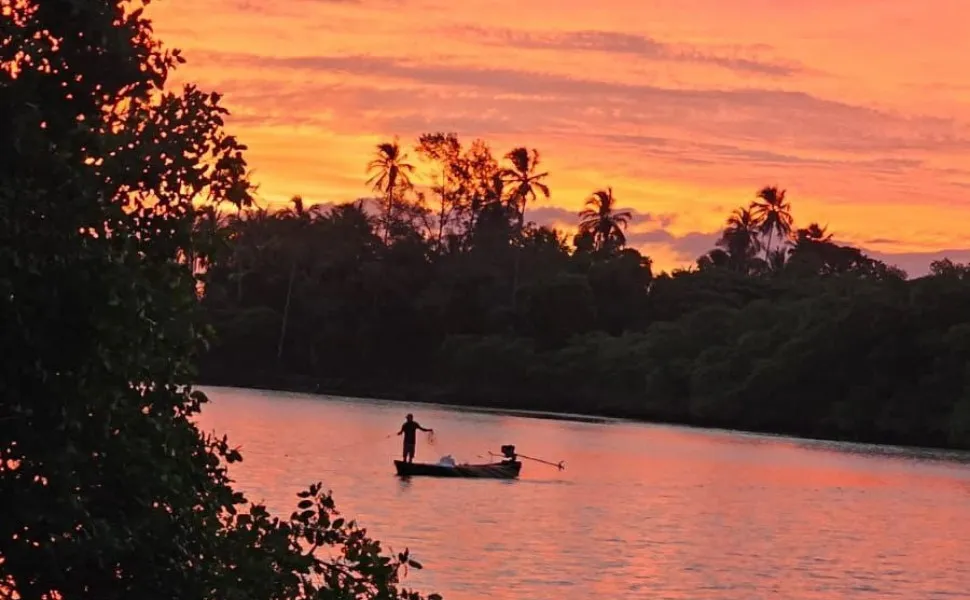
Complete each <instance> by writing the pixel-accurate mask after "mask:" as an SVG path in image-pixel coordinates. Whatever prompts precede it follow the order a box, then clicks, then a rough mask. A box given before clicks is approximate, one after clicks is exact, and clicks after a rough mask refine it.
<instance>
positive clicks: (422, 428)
mask: <svg viewBox="0 0 970 600" xmlns="http://www.w3.org/2000/svg"><path fill="white" fill-rule="evenodd" d="M418 429H420V430H421V431H434V429H425V428H424V427H421V426H420V425H418Z"/></svg>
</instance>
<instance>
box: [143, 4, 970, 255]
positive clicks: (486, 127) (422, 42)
mask: <svg viewBox="0 0 970 600" xmlns="http://www.w3.org/2000/svg"><path fill="white" fill-rule="evenodd" d="M151 11H153V13H154V18H155V19H156V25H157V30H158V31H159V33H160V35H161V36H162V38H163V39H164V40H165V41H166V42H167V43H168V44H169V45H176V46H180V47H182V48H183V49H184V50H185V54H186V56H187V58H188V59H189V61H190V62H189V64H188V65H186V67H185V68H184V69H181V70H180V72H179V74H178V75H177V78H178V80H179V81H195V82H198V83H200V84H201V85H202V86H203V87H205V88H209V89H215V90H218V91H220V92H223V93H225V95H226V103H227V105H228V106H229V108H230V109H231V110H232V111H233V116H232V118H231V119H230V121H229V125H230V127H231V128H232V129H233V131H234V133H237V134H238V135H239V136H240V138H241V139H242V140H243V141H245V142H246V143H247V144H249V145H250V147H251V151H250V153H249V161H250V163H251V164H252V166H253V167H254V170H255V177H256V179H257V182H258V183H260V184H261V190H262V193H263V194H264V197H265V198H266V199H267V200H268V201H271V202H282V201H285V200H286V199H287V198H288V197H289V196H290V195H292V194H296V193H300V194H302V195H304V197H306V198H307V199H308V200H310V201H321V202H322V201H329V202H340V201H346V200H352V199H354V198H357V197H360V196H364V195H366V194H368V193H369V191H368V190H367V188H366V186H365V184H364V181H365V180H366V177H365V176H364V166H365V165H366V163H367V161H368V159H369V155H370V153H371V152H372V151H373V147H374V145H375V144H376V143H378V142H379V141H383V140H386V139H389V138H391V137H393V136H395V135H399V136H400V137H401V140H402V142H403V143H405V144H406V145H409V144H411V143H412V141H413V140H414V139H415V138H416V137H417V135H419V134H421V133H423V132H427V131H454V132H456V133H458V134H459V136H460V137H461V138H462V139H463V140H467V141H469V142H470V141H471V140H472V139H474V138H479V137H480V138H483V139H485V140H487V141H488V142H489V143H490V145H491V146H492V147H493V149H494V150H495V152H496V154H499V155H501V154H504V152H505V151H507V150H508V149H509V148H511V147H514V146H517V145H527V146H529V147H535V148H538V149H539V150H540V152H541V153H542V158H543V162H544V164H545V167H546V168H547V169H548V170H549V171H550V172H551V173H552V175H551V176H550V184H551V187H552V189H553V197H552V199H551V200H550V201H548V202H545V201H544V202H541V203H539V204H537V205H536V206H534V207H530V213H531V212H533V211H534V214H535V216H536V220H537V221H540V222H548V223H555V224H559V225H562V226H565V225H567V224H572V225H575V222H576V216H575V215H576V213H577V212H578V211H579V210H580V209H581V208H582V204H583V201H584V200H585V198H586V197H588V195H589V194H590V193H591V192H592V191H594V190H595V189H599V188H602V187H606V186H612V187H613V188H614V191H615V194H616V196H617V197H618V199H619V201H620V203H621V204H622V205H624V206H629V207H631V209H632V210H634V211H635V217H636V218H635V219H634V224H633V225H631V232H630V235H629V237H630V240H631V243H635V244H638V245H639V247H641V248H642V249H643V250H644V251H645V252H648V253H650V254H652V256H653V258H654V259H655V264H657V265H658V266H660V267H662V268H672V267H674V266H678V265H682V264H686V263H688V262H690V261H692V260H693V259H694V258H696V256H697V255H699V254H701V253H703V251H705V250H706V249H709V246H705V244H709V243H710V241H711V240H712V239H713V237H716V232H717V230H718V229H719V228H720V227H721V226H722V225H723V222H724V219H725V217H726V215H727V213H729V212H730V211H731V210H732V209H733V208H734V207H736V206H739V205H743V204H747V203H748V202H750V200H751V199H752V198H753V196H754V193H755V192H756V190H757V189H758V188H760V187H762V186H764V185H778V186H780V187H783V188H786V189H788V193H789V197H790V198H791V199H792V201H793V203H794V209H795V216H796V219H797V220H798V221H799V222H800V223H808V222H811V221H819V222H822V223H828V224H830V225H831V227H832V229H833V230H836V231H838V232H839V236H840V239H842V240H844V241H845V242H848V243H855V244H862V245H863V246H865V247H866V248H867V249H869V250H872V251H873V252H877V253H881V254H880V256H886V257H897V258H898V259H899V260H902V261H916V260H922V261H923V262H924V270H925V264H928V262H929V260H931V259H933V258H935V257H938V256H939V254H938V253H939V252H943V251H948V252H952V253H959V252H963V251H961V250H959V248H964V247H970V240H968V239H967V238H968V235H967V231H968V229H970V225H967V224H968V223H970V197H968V195H970V84H967V83H966V73H967V72H970V68H968V67H970V58H967V57H970V37H968V36H966V35H965V31H964V30H963V28H962V27H961V26H958V23H965V22H966V17H967V16H970V8H968V7H967V6H966V4H965V3H963V2H957V1H956V0H926V1H925V2H922V3H920V4H919V5H915V4H913V3H911V2H909V1H908V0H880V1H879V2H874V1H869V0H866V1H860V2H856V3H852V4H851V5H850V4H845V3H842V2H835V0H819V1H818V2H812V3H802V2H794V1H789V0H779V1H778V2H772V3H765V2H764V1H763V0H737V1H736V2H734V3H732V5H731V9H730V10H727V9H725V8H724V6H723V4H722V3H718V2H715V1H714V0H678V1H676V2H675V1H674V0H651V1H650V2H641V1H640V0H604V2H603V3H601V5H595V6H594V3H584V2H578V1H566V2H565V3H563V2H561V1H559V0H555V1H553V0H535V1H534V2H531V3H528V4H522V3H519V2H512V1H511V0H493V1H488V2H486V1H484V0H468V1H467V2H463V3H460V4H455V3H451V2H444V1H443V0H440V1H439V0H292V1H290V2H285V3H257V2H253V1H252V0H164V1H162V2H160V3H158V4H153V5H152V8H151ZM510 14H515V17H516V18H515V19H511V20H510V19H509V18H508V15H510ZM653 215H667V216H668V217H667V220H666V221H665V222H664V223H662V224H661V223H658V222H657V221H655V220H652V219H655V218H656V217H654V216H653ZM671 215H674V217H671ZM947 249H956V250H947ZM697 250H701V252H697ZM935 253H937V254H935ZM904 268H905V267H904ZM906 269H907V271H911V272H918V271H919V269H915V271H914V270H913V269H911V268H906Z"/></svg>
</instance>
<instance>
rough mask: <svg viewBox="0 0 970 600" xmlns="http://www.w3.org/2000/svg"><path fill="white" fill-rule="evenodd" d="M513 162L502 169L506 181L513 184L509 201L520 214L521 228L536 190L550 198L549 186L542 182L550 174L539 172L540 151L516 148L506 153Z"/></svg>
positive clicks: (534, 198)
mask: <svg viewBox="0 0 970 600" xmlns="http://www.w3.org/2000/svg"><path fill="white" fill-rule="evenodd" d="M505 158H506V159H507V160H508V161H509V162H510V163H512V168H506V169H502V172H501V176H502V178H503V180H504V181H505V183H508V184H510V185H511V186H512V189H511V190H509V202H510V204H511V205H512V206H513V207H514V208H515V210H516V212H517V213H518V215H519V228H520V229H521V228H522V227H523V226H524V225H525V207H526V205H527V204H528V202H529V200H530V199H531V200H533V201H534V200H536V198H537V197H538V196H537V194H536V190H539V191H540V192H541V193H542V195H543V196H545V197H546V198H547V199H548V198H549V186H547V185H546V184H545V183H543V182H542V180H543V179H545V178H546V177H548V176H549V173H548V172H542V173H538V172H537V170H538V168H539V151H538V150H534V149H533V150H531V151H530V150H527V149H526V148H522V147H519V148H515V149H513V150H512V151H511V152H509V153H508V154H506V155H505Z"/></svg>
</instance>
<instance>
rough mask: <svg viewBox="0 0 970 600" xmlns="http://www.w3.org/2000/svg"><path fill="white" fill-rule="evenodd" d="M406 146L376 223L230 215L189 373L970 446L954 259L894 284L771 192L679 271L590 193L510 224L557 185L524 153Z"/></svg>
mask: <svg viewBox="0 0 970 600" xmlns="http://www.w3.org/2000/svg"><path fill="white" fill-rule="evenodd" d="M395 143H397V144H401V142H400V141H397V142H395ZM383 148H384V145H382V146H379V147H378V148H377V153H376V155H377V156H380V155H382V154H383V153H384V149H383ZM399 151H400V152H403V151H404V148H403V147H401V149H400V150H399ZM415 152H416V154H418V155H420V156H424V157H429V158H430V159H431V160H432V161H433V165H434V166H433V168H432V169H431V171H430V172H431V178H430V183H431V189H432V193H431V194H429V195H427V196H425V195H424V194H423V193H422V192H421V181H420V179H421V173H420V172H419V171H416V172H415V173H414V174H413V177H412V179H411V181H412V183H413V185H412V186H411V187H410V188H408V191H407V192H406V193H402V194H401V195H400V197H399V199H398V206H397V208H396V209H395V213H394V214H393V215H392V214H389V213H388V209H387V208H386V203H384V202H382V201H381V200H382V199H381V198H377V199H375V200H373V201H371V200H366V199H364V200H358V201H355V202H353V203H347V204H340V205H336V206H329V205H327V206H319V207H318V210H317V212H316V213H315V214H314V215H313V216H312V217H308V218H306V219H305V220H304V221H303V222H302V223H303V225H302V226H301V227H299V228H296V227H295V223H294V217H293V216H292V215H289V214H288V213H285V212H266V211H260V210H248V211H242V212H240V213H237V214H231V215H227V217H226V218H225V219H224V221H223V222H222V225H221V229H220V231H221V232H222V235H223V239H224V240H225V246H224V247H223V251H222V252H221V253H218V254H217V255H216V256H215V257H214V258H213V260H212V262H211V264H210V267H209V270H208V272H207V274H206V279H205V281H206V293H205V297H204V300H203V302H204V305H205V308H206V311H207V313H208V315H209V317H210V318H211V320H212V322H213V323H214V326H215V329H216V332H217V336H216V341H215V343H214V345H213V347H212V349H211V351H210V352H209V353H208V354H207V355H206V356H205V358H204V369H203V376H204V378H205V380H206V381H210V382H213V383H226V384H236V385H253V386H267V387H288V388H294V387H295V388H303V389H311V390H325V391H334V392H343V393H351V394H367V395H378V396H387V397H397V398H408V399H419V400H420V399H424V400H434V401H445V402H454V403H463V404H483V405H490V406H514V407H523V408H537V409H547V410H569V411H579V412H590V413H602V414H612V415H619V416H629V417H638V418H646V419H659V420H667V421H673V422H681V423H692V424H699V425H715V426H723V427H734V428H742V429H754V430H762V431H773V432H787V433H793V434H799V435H811V436H824V437H832V438H839V439H849V440H864V441H874V442H894V443H905V444H928V445H938V446H958V447H966V446H970V387H968V379H967V377H968V374H970V371H968V367H970V364H968V362H967V359H968V357H970V354H967V352H966V348H964V347H963V344H965V343H966V340H967V339H968V338H967V337H966V335H967V332H968V331H970V318H968V317H967V316H966V315H965V312H964V311H963V310H962V308H961V307H962V306H964V305H965V303H966V302H967V301H968V300H970V279H968V278H967V273H968V272H970V271H968V268H967V267H966V266H964V265H958V264H954V263H952V262H948V261H944V262H940V263H936V264H934V265H933V272H932V274H931V275H929V276H927V277H921V278H918V279H907V276H906V274H905V273H904V272H902V271H901V270H900V269H898V268H896V267H894V266H892V265H888V264H885V263H883V262H881V261H879V260H876V259H873V258H872V257H870V256H868V255H867V254H866V253H865V252H864V251H862V250H861V249H859V248H855V247H852V246H850V245H845V244H840V243H838V242H837V241H835V235H834V234H833V233H832V232H830V231H828V227H827V226H822V225H820V224H818V223H805V224H802V223H799V222H797V220H796V213H795V211H794V209H793V205H794V201H795V199H793V198H792V197H791V195H790V194H787V193H786V191H785V190H784V189H780V188H777V187H770V186H768V187H764V188H762V189H760V190H753V193H752V196H751V199H750V202H747V203H742V205H741V206H740V207H739V208H738V209H737V210H735V211H733V212H732V213H731V214H730V215H729V216H728V217H727V218H726V220H725V228H724V231H723V233H722V235H721V236H720V238H719V239H718V240H716V242H715V243H714V247H713V248H712V249H711V250H710V251H709V252H707V253H705V254H704V255H703V256H700V257H698V259H697V261H696V265H695V266H694V267H693V268H690V269H682V270H677V271H674V272H672V273H654V272H653V267H652V263H651V261H650V259H649V257H647V256H644V255H642V254H641V253H640V252H639V251H638V250H636V249H635V248H632V247H629V246H628V245H627V234H626V233H625V232H626V231H627V230H628V229H630V228H634V227H636V225H637V223H636V216H635V213H634V212H633V211H630V210H628V209H624V208H623V202H624V201H626V200H628V199H627V198H620V197H614V195H613V190H612V188H610V187H609V186H608V185H604V186H602V187H601V188H600V189H597V190H593V191H591V193H590V195H589V197H588V198H587V199H586V206H585V208H584V209H582V211H581V212H579V213H578V214H577V223H576V234H575V235H574V236H573V237H572V239H570V238H569V237H568V236H567V235H565V234H564V233H563V232H561V231H557V230H556V229H553V228H550V227H546V226H540V225H537V224H535V223H533V222H531V221H528V220H527V219H526V218H525V217H524V215H526V214H527V213H526V212H525V210H524V209H525V206H526V201H528V202H534V201H537V200H541V199H544V198H546V197H552V195H553V193H554V192H553V190H550V189H549V187H548V186H547V185H546V184H545V183H542V181H543V180H544V179H545V178H546V176H547V173H546V172H544V171H541V172H540V170H539V168H538V166H537V165H538V157H539V153H538V152H537V151H533V150H527V149H526V147H518V148H515V149H513V150H511V151H509V152H507V153H504V154H503V153H498V154H494V153H493V151H492V149H491V147H490V145H489V144H488V143H487V142H485V141H483V140H474V141H473V142H472V143H470V144H467V143H463V141H462V140H460V139H458V136H457V135H456V134H453V133H440V132H439V133H428V134H425V135H422V136H420V138H419V139H418V140H417V141H416V142H415ZM540 183H542V185H541V186H540V185H539V184H540ZM530 186H531V187H530ZM527 187H529V189H528V190H527V189H526V188H527ZM577 200H580V201H582V200H583V199H581V198H580V199H577ZM287 307H288V308H287ZM284 334H285V335H284Z"/></svg>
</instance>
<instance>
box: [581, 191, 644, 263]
mask: <svg viewBox="0 0 970 600" xmlns="http://www.w3.org/2000/svg"><path fill="white" fill-rule="evenodd" d="M579 218H580V221H579V231H580V233H581V234H582V233H586V234H590V235H592V238H593V246H594V248H595V249H596V250H597V251H599V252H606V253H614V252H616V251H618V250H619V249H620V248H622V247H623V246H625V245H626V235H624V233H623V230H624V229H626V227H627V224H628V223H629V222H630V219H632V218H633V215H632V214H631V213H630V211H626V210H624V211H619V212H617V210H616V199H615V198H614V197H613V188H611V187H610V188H606V189H605V190H598V191H596V192H594V193H593V195H592V196H590V197H589V198H588V199H587V200H586V208H585V209H583V210H582V211H581V212H580V213H579Z"/></svg>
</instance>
